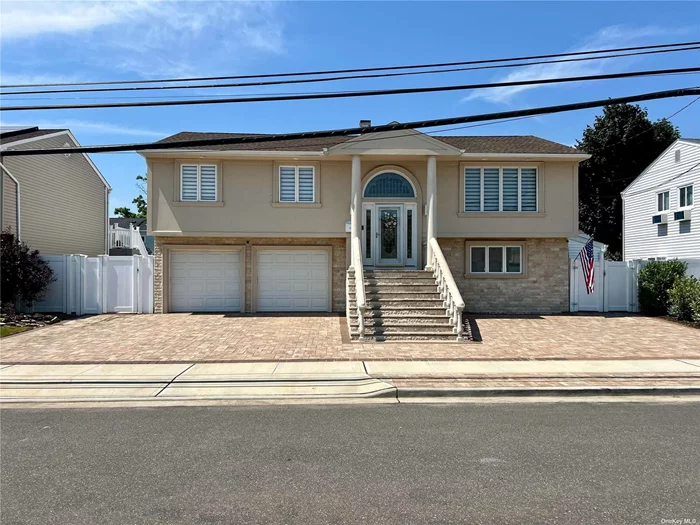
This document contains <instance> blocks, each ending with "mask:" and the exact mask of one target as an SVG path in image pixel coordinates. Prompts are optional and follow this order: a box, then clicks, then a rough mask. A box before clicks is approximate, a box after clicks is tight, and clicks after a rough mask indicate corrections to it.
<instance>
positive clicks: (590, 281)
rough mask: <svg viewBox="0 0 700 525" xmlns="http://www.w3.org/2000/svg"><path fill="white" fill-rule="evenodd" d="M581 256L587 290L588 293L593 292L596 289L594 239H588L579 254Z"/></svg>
mask: <svg viewBox="0 0 700 525" xmlns="http://www.w3.org/2000/svg"><path fill="white" fill-rule="evenodd" d="M578 256H579V257H580V258H581V269H582V270H583V278H584V279H585V280H586V292H587V293H588V295H590V294H592V293H593V290H594V289H595V272H594V267H595V260H594V258H593V239H588V242H587V243H586V245H585V246H584V247H583V248H582V249H581V253H579V254H578Z"/></svg>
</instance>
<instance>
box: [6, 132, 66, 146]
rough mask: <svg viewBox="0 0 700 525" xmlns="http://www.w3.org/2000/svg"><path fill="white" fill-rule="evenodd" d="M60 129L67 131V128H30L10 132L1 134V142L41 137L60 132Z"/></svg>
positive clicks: (7, 142)
mask: <svg viewBox="0 0 700 525" xmlns="http://www.w3.org/2000/svg"><path fill="white" fill-rule="evenodd" d="M59 131H67V130H65V129H30V130H28V131H26V132H24V131H22V132H19V133H17V132H10V133H2V134H0V143H2V144H9V143H10V142H17V141H18V140H25V139H33V138H35V137H41V136H43V135H51V134H52V133H58V132H59Z"/></svg>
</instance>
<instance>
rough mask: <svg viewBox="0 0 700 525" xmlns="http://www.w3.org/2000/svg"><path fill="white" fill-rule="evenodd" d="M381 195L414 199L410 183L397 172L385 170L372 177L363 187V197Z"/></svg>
mask: <svg viewBox="0 0 700 525" xmlns="http://www.w3.org/2000/svg"><path fill="white" fill-rule="evenodd" d="M383 197H394V198H403V199H415V198H416V192H415V191H413V186H411V183H410V182H409V181H408V179H406V177H404V176H403V175H400V174H398V173H394V172H385V173H380V174H379V175H377V176H375V177H373V178H372V180H370V181H369V182H368V183H367V186H366V187H365V194H364V198H365V199H378V198H383Z"/></svg>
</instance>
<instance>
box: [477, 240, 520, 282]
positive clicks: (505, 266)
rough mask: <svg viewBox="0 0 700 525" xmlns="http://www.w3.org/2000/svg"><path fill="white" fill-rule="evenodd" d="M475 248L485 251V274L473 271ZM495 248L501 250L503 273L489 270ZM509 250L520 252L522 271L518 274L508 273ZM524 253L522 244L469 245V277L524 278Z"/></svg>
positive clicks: (478, 243)
mask: <svg viewBox="0 0 700 525" xmlns="http://www.w3.org/2000/svg"><path fill="white" fill-rule="evenodd" d="M475 248H482V249H483V250H484V271H483V272H475V271H473V270H472V253H473V250H474V249H475ZM493 248H500V249H501V256H502V258H501V271H500V272H492V271H490V269H489V252H490V250H491V249H493ZM508 248H517V249H518V252H519V254H520V260H519V266H520V271H518V272H509V271H508V259H507V249H508ZM524 251H525V248H524V246H523V245H522V244H513V243H480V242H474V243H470V244H468V245H467V253H468V257H467V276H469V277H480V276H481V277H484V276H491V277H494V276H496V277H505V276H514V277H515V276H517V277H523V276H524V275H525V266H524Z"/></svg>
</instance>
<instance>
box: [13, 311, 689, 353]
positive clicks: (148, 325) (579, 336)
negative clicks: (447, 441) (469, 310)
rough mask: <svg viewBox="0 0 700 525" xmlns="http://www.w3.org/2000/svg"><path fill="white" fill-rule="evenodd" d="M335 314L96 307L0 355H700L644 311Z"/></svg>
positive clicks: (683, 333) (673, 328)
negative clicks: (423, 319)
mask: <svg viewBox="0 0 700 525" xmlns="http://www.w3.org/2000/svg"><path fill="white" fill-rule="evenodd" d="M344 322H345V319H344V318H341V317H337V316H333V315H301V316H252V315H251V316H225V315H192V314H168V315H124V314H122V315H118V314H117V315H102V316H95V317H88V318H83V319H76V320H72V321H66V322H63V323H60V324H57V325H53V326H47V327H45V328H41V329H37V330H32V331H30V332H25V333H21V334H17V335H13V336H11V337H8V338H5V339H3V340H2V342H1V343H0V347H1V348H0V362H2V363H3V364H4V363H29V362H32V363H39V362H52V363H76V362H167V361H277V360H301V359H307V360H338V359H353V360H368V359H370V360H372V359H422V360H426V359H625V358H630V359H631V358H635V359H640V358H642V359H643V358H656V359H659V358H696V359H697V358H698V357H700V330H697V329H694V328H689V327H686V326H682V325H680V324H676V323H673V322H670V321H666V320H663V319H652V318H647V317H641V316H634V315H630V316H622V315H620V316H602V315H588V316H584V315H561V316H542V317H539V316H533V317H513V318H508V317H479V318H477V319H476V320H474V321H473V322H472V325H475V326H476V328H477V330H476V331H475V335H476V337H477V339H478V338H479V336H480V338H481V339H482V342H481V343H473V342H470V343H463V344H460V343H441V344H425V343H409V344H404V343H383V344H381V343H373V344H368V343H365V344H358V343H348V342H347V337H346V338H345V342H344V341H343V337H342V335H341V323H344Z"/></svg>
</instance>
